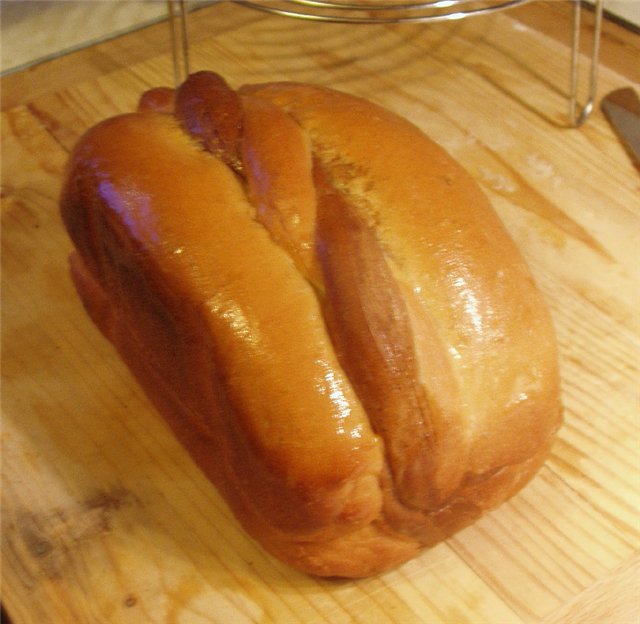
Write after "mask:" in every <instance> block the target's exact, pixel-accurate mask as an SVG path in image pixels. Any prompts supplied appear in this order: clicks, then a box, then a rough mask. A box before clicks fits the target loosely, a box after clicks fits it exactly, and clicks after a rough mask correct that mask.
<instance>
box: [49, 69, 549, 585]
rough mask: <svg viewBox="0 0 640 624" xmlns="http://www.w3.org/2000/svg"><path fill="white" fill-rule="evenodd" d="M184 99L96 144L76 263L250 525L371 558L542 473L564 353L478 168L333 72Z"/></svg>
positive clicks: (282, 554) (91, 302)
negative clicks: (319, 78) (323, 84)
mask: <svg viewBox="0 0 640 624" xmlns="http://www.w3.org/2000/svg"><path fill="white" fill-rule="evenodd" d="M173 102H174V96H173V93H172V92H171V91H170V90H166V91H162V92H158V91H156V93H155V94H151V95H147V96H145V97H143V99H142V101H141V105H140V108H139V111H140V112H138V113H136V114H131V115H124V116H121V117H118V118H114V119H111V120H107V121H106V122H103V123H102V124H99V125H98V126H96V127H95V128H93V129H92V130H91V131H89V133H88V134H87V135H86V136H85V137H84V138H83V139H82V141H81V142H80V144H79V145H78V147H77V148H76V150H75V152H74V154H73V156H72V159H71V163H70V168H69V175H68V178H67V183H66V185H65V188H64V191H63V195H62V200H61V208H62V215H63V218H64V221H65V224H66V226H67V229H68V231H69V233H70V236H71V238H72V240H73V242H74V244H75V247H76V252H75V255H74V257H73V260H72V274H73V276H74V281H75V283H76V287H77V289H78V291H79V292H80V294H81V296H82V298H83V301H84V303H85V306H86V307H87V309H88V311H89V313H90V315H91V316H92V318H93V319H94V321H95V322H96V324H97V325H98V326H99V327H100V328H101V330H102V331H103V332H104V333H105V335H106V336H107V337H108V338H109V339H110V340H111V341H112V342H113V343H114V345H115V346H116V347H117V348H118V350H119V351H120V353H121V354H122V357H123V359H124V360H125V361H126V362H127V364H128V365H129V366H130V367H131V369H132V370H133V372H134V373H135V374H136V375H137V377H138V379H139V380H140V382H141V384H142V386H143V387H144V388H145V390H146V391H147V393H148V394H149V396H150V398H151V399H152V400H153V401H154V402H155V404H156V405H157V407H158V409H159V411H161V412H162V413H163V414H164V416H165V418H166V419H167V421H168V422H169V424H170V425H171V426H172V428H173V429H174V431H175V433H176V435H177V437H178V438H179V439H180V440H181V441H182V442H183V443H184V445H185V447H186V448H188V449H189V451H190V452H191V453H192V455H193V456H194V458H195V459H196V461H197V462H198V464H199V465H200V466H201V468H202V469H203V470H204V472H205V473H206V474H207V475H208V476H209V477H210V478H211V479H212V481H213V482H214V483H215V484H216V486H217V487H218V488H219V490H220V491H221V493H222V494H223V495H224V497H225V498H226V500H227V501H228V502H229V504H230V506H231V507H232V509H233V510H234V513H235V514H236V516H237V517H238V519H239V520H240V522H241V523H242V524H243V526H244V527H245V528H246V529H247V531H248V532H249V533H250V534H251V535H252V536H253V537H255V538H256V539H258V541H260V542H261V543H262V544H263V545H264V546H265V547H266V548H267V549H268V550H269V551H270V552H272V553H273V554H274V555H276V556H277V557H279V558H280V559H282V560H283V561H286V562H287V563H290V564H291V565H294V566H295V567H297V568H299V569H301V570H304V571H307V572H310V573H313V574H319V575H323V576H336V575H337V576H365V575H368V574H373V573H375V572H378V571H380V570H384V569H387V568H389V567H391V566H394V565H397V564H398V563H400V562H402V561H405V560H406V559H408V558H410V557H412V556H414V555H415V553H416V552H417V551H418V549H419V547H420V546H421V545H431V544H434V543H437V542H438V541H440V540H442V539H445V538H446V537H447V536H449V535H451V534H452V533H453V532H455V531H457V530H459V529H460V528H462V527H464V526H466V525H468V524H469V523H470V522H472V521H473V520H474V519H476V518H477V517H478V516H479V515H481V514H482V513H484V512H485V511H486V510H487V509H490V508H492V507H494V506H495V505H497V504H499V503H500V502H502V501H503V500H505V499H507V498H508V497H510V496H511V495H513V494H514V493H515V492H516V491H518V490H519V489H520V488H521V487H522V486H523V485H524V483H526V481H527V480H528V479H530V478H531V476H532V475H533V474H534V473H535V471H536V470H537V469H538V467H539V466H540V464H541V462H542V461H544V457H545V456H546V453H547V451H548V448H549V445H550V444H551V441H552V440H553V435H554V433H555V431H556V429H557V427H558V426H559V422H560V405H559V399H558V396H559V388H558V383H559V382H558V371H557V355H556V350H555V341H554V336H553V329H552V326H551V322H550V318H549V314H548V311H547V309H546V307H545V305H544V302H543V301H542V298H541V296H540V294H539V292H538V291H537V289H536V288H535V286H534V284H533V282H532V280H531V277H530V274H529V272H528V270H527V268H526V266H525V264H524V262H523V260H522V258H521V257H520V255H519V254H518V252H517V250H516V248H515V245H514V244H513V242H512V241H511V240H510V239H509V237H508V235H507V234H506V231H505V230H504V228H503V227H502V225H501V224H500V222H499V220H498V219H497V217H496V216H495V214H494V213H493V211H492V210H491V208H490V206H489V205H488V203H487V201H486V199H485V198H484V196H483V195H482V193H481V192H480V190H479V189H478V187H477V185H475V183H474V182H473V181H472V180H471V179H470V178H469V176H468V175H467V174H466V173H465V172H464V171H463V170H462V169H461V168H460V167H459V166H458V165H457V164H456V163H455V162H454V161H453V160H452V159H451V158H450V157H448V156H447V155H446V154H445V153H444V152H443V151H442V150H441V149H440V148H439V147H438V146H436V145H435V144H433V143H432V142H431V141H429V140H428V139H427V138H426V137H424V136H423V135H422V134H421V133H420V132H419V131H418V130H417V128H415V127H414V126H413V125H411V124H410V123H408V122H406V121H405V120H403V119H400V118H398V117H397V116H395V115H393V114H392V113H390V112H388V111H385V110H383V109H380V108H378V107H376V106H375V105H373V104H371V103H368V102H365V101H363V100H360V99H358V98H353V97H352V96H347V95H345V94H340V93H337V92H335V91H331V90H328V89H321V88H315V87H310V86H306V85H295V84H287V83H284V84H272V85H264V86H252V87H246V88H243V89H242V90H240V92H239V94H236V93H235V92H233V91H232V90H231V89H230V88H229V87H228V85H227V84H226V83H225V82H224V81H222V80H221V79H219V78H218V77H216V76H214V75H210V74H208V73H200V74H198V75H196V76H195V77H192V78H191V79H190V80H189V81H188V82H187V83H186V85H183V87H181V89H179V90H178V92H177V93H176V94H175V114H169V113H171V112H172V111H173ZM208 120H209V121H208ZM207 124H209V125H207Z"/></svg>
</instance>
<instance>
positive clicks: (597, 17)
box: [569, 0, 604, 128]
mask: <svg viewBox="0 0 640 624" xmlns="http://www.w3.org/2000/svg"><path fill="white" fill-rule="evenodd" d="M572 2H573V32H572V35H571V40H572V41H571V75H570V92H569V123H570V124H571V125H572V126H573V127H574V128H577V127H578V126H581V125H582V124H583V123H584V122H585V121H586V120H587V118H588V117H589V115H590V114H591V111H592V110H593V106H594V102H595V99H596V92H597V87H598V61H599V56H600V33H601V30H602V13H603V5H604V0H596V2H595V6H594V26H593V36H592V41H591V59H590V67H589V80H588V87H587V88H588V91H587V99H586V100H585V103H584V104H583V105H582V106H580V108H578V107H579V104H578V88H579V84H578V83H579V79H578V73H579V72H578V70H579V65H580V31H581V19H580V18H581V14H582V6H583V0H572Z"/></svg>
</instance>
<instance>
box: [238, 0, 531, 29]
mask: <svg viewBox="0 0 640 624" xmlns="http://www.w3.org/2000/svg"><path fill="white" fill-rule="evenodd" d="M234 2H235V3H236V4H240V5H242V6H245V7H247V8H251V9H257V10H259V11H263V12H265V13H272V14H275V15H281V16H284V17H294V18H297V19H305V20H313V21H318V22H333V23H339V24H395V23H413V24H422V23H430V22H442V21H448V20H456V19H463V18H466V17H470V16H472V15H482V14H487V13H493V12H495V11H501V10H504V9H508V8H511V7H514V6H517V5H519V4H525V3H526V2H531V0H499V1H496V0H494V2H493V3H492V4H487V3H486V2H485V3H479V2H478V1H477V0H439V1H437V2H418V3H409V4H407V3H406V2H405V3H403V4H389V5H386V6H380V5H379V4H378V5H369V4H358V5H353V4H345V3H336V2H320V1H314V0H289V1H288V2H285V3H283V4H282V5H280V6H275V5H274V4H272V3H267V4H263V3H260V2H255V1H254V0H234ZM464 4H475V5H478V4H479V5H480V6H476V7H475V8H471V9H467V10H459V11H453V12H445V13H434V12H433V11H434V10H437V9H441V10H444V9H450V8H452V7H457V6H459V5H460V6H461V5H464ZM288 5H290V6H291V8H285V6H288ZM305 6H306V7H308V8H309V9H312V8H316V9H320V8H321V9H330V10H335V11H336V12H335V13H318V12H312V11H311V10H305V9H304V8H298V7H305ZM340 11H345V12H346V11H357V12H360V13H362V14H356V15H345V14H341V13H340ZM374 11H386V12H388V13H389V14H388V15H386V16H385V17H376V16H375V15H371V14H370V13H372V12H374ZM407 11H417V13H414V14H413V15H411V14H409V15H408V14H406V12H407ZM424 11H429V13H424Z"/></svg>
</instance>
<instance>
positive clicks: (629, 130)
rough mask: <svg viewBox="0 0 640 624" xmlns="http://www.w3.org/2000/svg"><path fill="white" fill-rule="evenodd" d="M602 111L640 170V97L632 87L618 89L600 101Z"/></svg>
mask: <svg viewBox="0 0 640 624" xmlns="http://www.w3.org/2000/svg"><path fill="white" fill-rule="evenodd" d="M600 107H601V108H602V112H603V113H604V115H605V117H606V118H607V120H608V121H609V123H610V124H611V126H612V128H613V129H614V131H615V133H616V134H617V135H618V138H619V139H620V142H621V143H622V145H623V146H624V148H625V150H626V151H627V153H628V154H629V156H630V158H631V160H632V161H633V164H634V165H635V167H636V169H638V171H639V172H640V99H639V98H638V94H637V93H636V92H635V90H634V89H632V88H631V87H624V88H622V89H616V90H615V91H612V92H611V93H609V94H608V95H606V96H605V97H604V98H603V99H602V102H601V103H600Z"/></svg>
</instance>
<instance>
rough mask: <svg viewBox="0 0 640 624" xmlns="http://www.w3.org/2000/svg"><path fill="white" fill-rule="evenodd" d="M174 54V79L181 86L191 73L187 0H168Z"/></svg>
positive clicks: (176, 84)
mask: <svg viewBox="0 0 640 624" xmlns="http://www.w3.org/2000/svg"><path fill="white" fill-rule="evenodd" d="M167 12H168V16H169V27H170V28H171V44H172V49H171V52H172V55H173V80H174V83H175V86H176V87H178V86H180V85H181V84H182V83H183V82H184V81H185V80H186V78H187V76H188V75H189V34H188V30H187V2H186V0H167Z"/></svg>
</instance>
